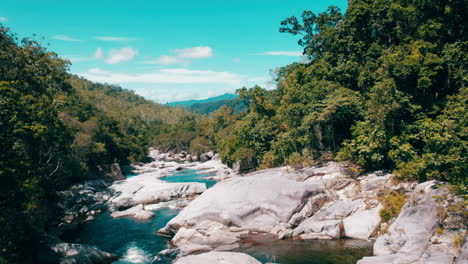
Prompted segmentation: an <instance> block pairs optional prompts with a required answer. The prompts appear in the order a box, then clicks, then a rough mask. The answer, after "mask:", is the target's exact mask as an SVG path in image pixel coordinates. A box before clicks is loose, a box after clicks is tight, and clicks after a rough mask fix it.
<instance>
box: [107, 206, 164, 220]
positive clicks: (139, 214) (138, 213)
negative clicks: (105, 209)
mask: <svg viewBox="0 0 468 264" xmlns="http://www.w3.org/2000/svg"><path fill="white" fill-rule="evenodd" d="M111 216H112V217H114V218H118V217H125V216H127V217H132V218H134V219H136V220H149V219H151V218H153V217H154V216H155V214H154V213H153V212H151V211H146V210H145V208H144V206H143V205H142V204H139V205H137V206H134V207H132V208H129V209H127V210H124V211H115V212H112V214H111Z"/></svg>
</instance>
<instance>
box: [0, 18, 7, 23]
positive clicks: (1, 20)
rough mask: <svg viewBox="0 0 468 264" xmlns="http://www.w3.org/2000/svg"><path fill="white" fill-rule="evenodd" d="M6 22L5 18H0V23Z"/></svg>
mask: <svg viewBox="0 0 468 264" xmlns="http://www.w3.org/2000/svg"><path fill="white" fill-rule="evenodd" d="M7 21H8V18H6V17H0V22H7Z"/></svg>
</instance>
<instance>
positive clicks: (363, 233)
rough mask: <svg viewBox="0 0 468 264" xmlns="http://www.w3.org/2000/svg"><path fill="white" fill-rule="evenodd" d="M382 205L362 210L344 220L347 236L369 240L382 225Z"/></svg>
mask: <svg viewBox="0 0 468 264" xmlns="http://www.w3.org/2000/svg"><path fill="white" fill-rule="evenodd" d="M382 208H383V207H382V206H381V205H379V206H377V207H374V208H372V209H369V210H365V209H363V208H361V209H360V210H358V211H357V212H355V213H354V214H352V215H350V216H348V217H346V218H345V219H344V220H343V227H344V230H345V236H346V237H350V238H356V239H368V238H369V237H370V236H371V234H372V232H374V230H375V229H376V228H377V226H378V225H379V224H380V220H381V219H380V215H379V211H380V210H381V209H382Z"/></svg>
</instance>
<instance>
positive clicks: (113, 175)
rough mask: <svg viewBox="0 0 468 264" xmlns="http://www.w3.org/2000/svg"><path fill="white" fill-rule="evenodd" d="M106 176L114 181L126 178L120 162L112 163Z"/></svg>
mask: <svg viewBox="0 0 468 264" xmlns="http://www.w3.org/2000/svg"><path fill="white" fill-rule="evenodd" d="M105 176H106V177H107V178H110V179H112V180H114V181H119V180H125V177H124V176H123V174H122V170H121V169H120V165H119V164H118V163H113V164H112V165H110V167H109V169H108V170H107V173H106V174H105Z"/></svg>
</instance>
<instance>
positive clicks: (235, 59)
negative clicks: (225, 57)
mask: <svg viewBox="0 0 468 264" xmlns="http://www.w3.org/2000/svg"><path fill="white" fill-rule="evenodd" d="M232 61H233V62H235V63H238V62H240V61H241V59H240V58H238V57H235V58H233V59H232Z"/></svg>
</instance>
